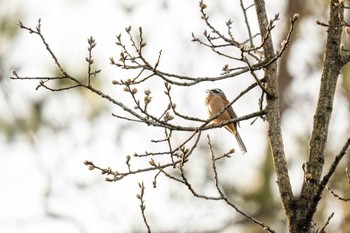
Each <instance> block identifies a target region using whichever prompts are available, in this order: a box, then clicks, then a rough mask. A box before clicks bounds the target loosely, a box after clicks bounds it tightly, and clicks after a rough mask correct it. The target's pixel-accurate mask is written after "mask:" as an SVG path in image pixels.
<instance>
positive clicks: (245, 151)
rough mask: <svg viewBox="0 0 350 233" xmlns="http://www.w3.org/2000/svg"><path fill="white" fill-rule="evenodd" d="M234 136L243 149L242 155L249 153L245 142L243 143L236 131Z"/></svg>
mask: <svg viewBox="0 0 350 233" xmlns="http://www.w3.org/2000/svg"><path fill="white" fill-rule="evenodd" d="M234 135H235V137H236V140H237V143H238V145H239V148H241V151H242V153H243V154H245V153H247V148H246V147H245V145H244V142H243V140H242V138H241V136H240V135H239V133H238V132H237V131H236V132H235V134H234Z"/></svg>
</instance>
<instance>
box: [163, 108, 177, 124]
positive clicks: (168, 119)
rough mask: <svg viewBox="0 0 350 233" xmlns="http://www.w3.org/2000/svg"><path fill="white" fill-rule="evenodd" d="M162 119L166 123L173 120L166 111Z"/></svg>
mask: <svg viewBox="0 0 350 233" xmlns="http://www.w3.org/2000/svg"><path fill="white" fill-rule="evenodd" d="M163 119H164V121H165V122H168V121H171V120H173V119H174V116H172V115H170V113H169V111H167V112H166V113H165V114H164V116H163Z"/></svg>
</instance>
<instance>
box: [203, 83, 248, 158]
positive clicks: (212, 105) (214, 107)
mask: <svg viewBox="0 0 350 233" xmlns="http://www.w3.org/2000/svg"><path fill="white" fill-rule="evenodd" d="M206 93H208V94H207V96H206V98H205V105H206V106H207V109H208V116H209V118H211V117H212V116H214V115H215V114H217V113H219V112H220V111H222V109H223V108H225V106H226V105H227V104H228V103H229V101H228V100H227V98H226V96H225V94H224V92H223V91H222V90H220V89H219V88H214V89H211V90H206ZM235 118H237V115H236V113H235V112H234V111H233V108H232V106H230V107H228V108H227V109H226V110H225V111H224V112H223V113H222V114H221V115H220V116H218V117H217V118H215V119H214V120H212V124H216V125H217V124H220V123H221V122H223V121H227V120H230V119H235ZM237 125H238V126H239V123H238V122H235V123H231V124H228V125H225V128H226V129H227V130H228V131H230V133H232V134H233V135H235V137H236V140H237V143H238V145H239V147H240V148H241V151H242V153H243V154H244V153H246V152H247V148H246V147H245V145H244V143H243V140H242V138H241V136H240V135H239V133H238V131H237Z"/></svg>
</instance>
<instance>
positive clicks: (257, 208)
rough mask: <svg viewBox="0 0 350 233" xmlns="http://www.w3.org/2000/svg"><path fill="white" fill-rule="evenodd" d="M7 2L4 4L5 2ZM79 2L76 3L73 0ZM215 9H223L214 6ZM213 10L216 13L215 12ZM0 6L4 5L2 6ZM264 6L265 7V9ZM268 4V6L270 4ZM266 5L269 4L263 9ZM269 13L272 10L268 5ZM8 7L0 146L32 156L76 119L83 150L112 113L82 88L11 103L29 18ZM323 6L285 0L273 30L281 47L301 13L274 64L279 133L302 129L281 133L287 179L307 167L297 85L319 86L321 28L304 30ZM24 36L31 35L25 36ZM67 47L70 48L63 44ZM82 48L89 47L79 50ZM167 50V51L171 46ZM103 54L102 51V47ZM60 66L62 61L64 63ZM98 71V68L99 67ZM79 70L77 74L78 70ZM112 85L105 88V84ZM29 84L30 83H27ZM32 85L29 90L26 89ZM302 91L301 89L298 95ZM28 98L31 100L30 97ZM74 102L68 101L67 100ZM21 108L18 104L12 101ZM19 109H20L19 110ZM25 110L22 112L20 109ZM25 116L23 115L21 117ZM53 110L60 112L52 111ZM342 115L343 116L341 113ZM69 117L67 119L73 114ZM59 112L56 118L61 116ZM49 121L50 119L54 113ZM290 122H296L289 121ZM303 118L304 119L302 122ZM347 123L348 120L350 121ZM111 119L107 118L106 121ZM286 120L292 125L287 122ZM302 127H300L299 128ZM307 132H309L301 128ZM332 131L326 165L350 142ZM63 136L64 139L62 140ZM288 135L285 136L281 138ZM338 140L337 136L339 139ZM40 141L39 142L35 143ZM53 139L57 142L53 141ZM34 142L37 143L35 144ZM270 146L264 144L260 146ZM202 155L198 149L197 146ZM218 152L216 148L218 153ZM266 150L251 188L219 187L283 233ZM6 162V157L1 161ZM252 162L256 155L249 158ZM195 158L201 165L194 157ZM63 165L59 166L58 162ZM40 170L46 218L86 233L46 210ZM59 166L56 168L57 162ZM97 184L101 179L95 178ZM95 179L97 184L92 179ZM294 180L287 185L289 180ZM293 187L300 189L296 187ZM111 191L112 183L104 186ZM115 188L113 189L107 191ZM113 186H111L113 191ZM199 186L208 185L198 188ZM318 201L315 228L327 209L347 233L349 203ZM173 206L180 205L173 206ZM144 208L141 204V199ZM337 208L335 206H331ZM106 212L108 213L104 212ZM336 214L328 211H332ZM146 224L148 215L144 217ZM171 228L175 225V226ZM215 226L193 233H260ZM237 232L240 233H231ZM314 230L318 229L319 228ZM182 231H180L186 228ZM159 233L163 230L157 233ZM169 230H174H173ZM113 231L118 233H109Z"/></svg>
mask: <svg viewBox="0 0 350 233" xmlns="http://www.w3.org/2000/svg"><path fill="white" fill-rule="evenodd" d="M5 2H6V1H5ZM77 2H79V1H77ZM220 3H221V2H220ZM220 3H218V6H217V7H216V8H214V9H215V10H217V11H218V12H217V13H216V14H219V13H220V10H221V9H220V6H223V5H224V4H222V5H220ZM1 4H4V1H2V3H0V5H1ZM157 4H159V6H160V8H162V9H164V10H166V9H167V8H168V7H169V4H168V2H167V1H159V3H157ZM268 4H270V3H268ZM270 5H271V4H270ZM268 6H269V5H268ZM116 7H120V8H121V9H123V10H124V11H125V13H126V14H127V15H129V17H132V16H133V14H136V13H137V11H136V9H137V8H138V7H140V6H138V4H137V2H136V1H121V2H118V1H117V3H116ZM269 7H270V6H269ZM4 9H7V8H3V7H0V96H1V100H0V106H1V107H0V136H1V137H0V139H1V144H3V145H4V144H16V143H20V142H21V141H22V140H25V141H27V142H29V143H30V144H31V146H32V147H33V148H34V150H38V147H40V146H41V145H40V137H44V136H45V135H46V134H45V133H43V132H51V133H52V134H53V135H54V136H53V137H55V135H56V136H57V137H59V135H61V134H62V133H63V135H65V136H64V137H68V138H69V137H70V135H71V134H69V133H68V132H70V128H72V127H73V128H74V127H75V126H73V125H72V124H73V123H72V122H73V121H76V120H77V119H79V121H83V122H85V124H87V125H89V126H90V129H89V131H88V132H87V133H86V134H87V135H90V136H88V137H87V138H86V140H85V141H84V142H83V144H84V145H86V146H88V145H89V143H90V142H91V141H92V140H94V137H99V135H94V127H98V121H99V120H101V119H104V118H105V117H106V116H108V117H110V109H111V107H110V106H108V103H105V102H104V101H101V100H100V99H98V97H97V96H96V95H94V94H92V93H89V92H87V91H85V90H82V89H74V90H70V91H69V93H68V92H62V93H49V92H44V93H42V92H41V93H40V94H38V93H35V94H33V93H31V94H30V95H29V94H28V93H22V95H21V94H19V96H18V97H17V99H16V100H14V98H12V97H13V96H12V93H14V92H15V89H17V88H19V87H18V86H21V85H23V83H18V82H17V81H16V82H14V81H11V80H10V79H9V76H10V71H11V69H13V68H15V69H16V70H20V69H21V66H22V65H24V64H21V63H16V64H9V62H8V57H9V56H10V55H11V52H12V50H13V49H14V48H15V47H16V41H17V37H18V36H19V30H18V28H17V26H16V24H17V22H18V19H21V18H23V15H26V14H28V12H26V9H24V8H20V7H18V9H15V10H10V11H9V10H4ZM327 10H328V1H316V0H314V1H306V2H305V1H304V0H288V1H286V4H285V7H284V10H283V12H280V18H281V20H280V21H278V28H280V29H281V31H279V32H278V33H276V32H275V33H276V34H277V35H275V38H274V40H275V41H276V44H278V42H281V41H282V40H283V39H284V38H283V35H285V34H286V33H287V31H288V29H289V20H288V19H289V18H291V16H292V15H293V14H295V13H299V14H300V17H301V18H300V20H299V22H298V24H297V28H296V30H295V33H294V34H293V38H292V44H291V45H290V46H289V47H288V49H287V50H286V52H285V53H284V56H283V57H282V58H281V60H280V61H279V81H280V96H281V114H282V123H283V128H284V129H286V130H288V129H294V128H300V129H299V130H295V131H293V132H294V133H291V134H285V138H288V139H287V140H291V141H293V142H294V144H293V149H292V150H291V151H292V152H293V154H292V155H290V156H289V157H288V162H289V166H290V167H291V176H292V177H293V174H295V173H294V172H293V171H295V170H298V171H300V170H301V164H302V162H304V161H305V160H306V158H305V156H306V155H307V153H308V140H309V137H310V133H311V131H310V128H311V125H310V124H309V125H307V123H311V119H312V117H311V115H313V112H314V105H313V104H314V103H315V96H314V94H315V93H314V92H310V91H308V90H307V87H308V85H309V84H306V86H303V85H304V83H309V82H311V83H312V84H310V85H313V86H314V88H315V89H316V90H317V89H318V85H319V79H320V74H321V69H322V58H323V49H324V48H323V45H324V38H325V31H326V29H325V28H319V27H318V26H317V27H318V29H317V30H316V31H313V32H311V31H308V29H309V28H310V25H313V26H314V27H315V25H314V24H315V23H314V22H315V19H320V20H323V21H325V20H326V19H327V14H328V11H327ZM349 21H350V18H349ZM25 36H28V37H29V35H25ZM349 41H350V40H349V38H348V36H347V35H344V45H345V48H349V49H350V42H349ZM67 43H68V42H67ZM301 44H302V46H306V47H309V48H310V50H311V55H310V54H307V55H305V54H303V50H302V46H301ZM85 46H87V44H86V45H85ZM169 46H170V45H169ZM102 49H103V48H102ZM295 59H304V60H305V67H304V69H302V71H303V73H300V70H301V69H300V67H295V66H293V63H294V61H295ZM63 65H64V61H63ZM97 66H98V64H97ZM85 69H86V68H85V67H82V68H81V69H75V70H74V72H75V73H71V75H73V76H75V77H79V78H81V79H84V75H85V73H84V72H85ZM50 70H51V71H50V73H51V74H52V76H55V75H57V74H58V73H57V70H56V69H55V68H54V65H53V63H52V67H51V68H50ZM79 70H81V72H80V71H79ZM349 76H350V65H347V66H345V67H344V68H343V70H342V74H341V76H340V78H341V82H340V85H339V89H338V97H337V98H338V99H340V100H339V101H337V102H336V103H335V104H336V106H335V109H336V111H335V113H337V112H344V111H345V114H346V115H347V116H349V112H350V111H349V110H350V108H349V100H350V77H349ZM109 84H110V83H108V85H109ZM26 85H28V83H26ZM31 85H32V84H31ZM56 85H65V84H64V83H56ZM94 85H96V86H98V87H100V88H102V89H103V88H104V87H105V86H106V85H107V84H105V83H103V81H101V79H96V80H94ZM304 87H306V88H305V89H303V88H304ZM32 89H33V92H34V89H35V84H34V85H33V88H32ZM33 95H35V96H34V97H33ZM73 99H74V100H73ZM18 101H19V102H18ZM72 101H73V102H75V103H76V104H75V105H74V106H76V107H74V108H73V109H72V108H68V110H67V112H66V109H67V106H69V105H70V103H71V102H72ZM19 105H21V108H19ZM23 106H24V108H23ZM23 109H24V110H23ZM53 109H56V111H54V112H56V113H57V112H58V113H60V115H59V116H57V115H56V116H52V115H50V114H48V112H51V111H52V110H53ZM57 109H58V110H57ZM344 109H345V110H344ZM71 111H73V113H72V112H71ZM61 113H62V115H61ZM54 115H55V114H54ZM293 117H294V118H293ZM305 117H307V118H309V119H310V120H305V121H306V122H303V120H304V119H305ZM334 118H335V121H336V120H337V119H338V118H337V117H336V116H335V117H334ZM348 119H349V118H348ZM112 120H113V119H112ZM291 120H292V121H291ZM303 127H304V128H303ZM306 127H307V129H306ZM331 127H336V128H337V130H335V131H336V132H338V134H336V133H331V134H330V137H332V136H334V137H337V139H333V138H331V139H332V141H334V140H336V142H334V143H332V144H330V145H331V146H330V149H329V151H328V159H327V160H328V161H327V162H328V163H326V169H327V165H329V162H330V161H332V158H333V157H334V156H335V155H336V153H337V151H339V150H340V146H341V145H342V141H341V140H340V139H341V136H344V138H345V137H346V136H348V135H349V132H350V130H349V122H344V124H343V125H341V124H339V123H338V124H337V122H334V123H333V124H332V125H331ZM128 128H129V123H127V122H126V123H124V124H122V125H121V126H119V130H120V131H118V133H117V134H116V135H114V136H115V138H114V140H121V139H120V137H121V136H120V135H122V132H123V130H127V129H128ZM65 133H66V134H65ZM286 135H287V136H286ZM339 135H340V136H339ZM38 138H39V139H38ZM54 140H57V139H54ZM68 140H69V139H68ZM38 141H39V142H38ZM267 143H268V141H267V140H266V144H267ZM200 148H202V149H203V148H204V146H203V145H202V146H201V147H200ZM216 148H217V149H219V148H218V147H216ZM266 148H267V149H266V150H265V151H262V152H261V153H262V156H263V157H264V159H263V160H262V162H261V163H260V164H259V166H258V170H257V171H255V172H256V175H255V178H254V182H251V186H250V188H249V189H245V190H242V189H241V188H240V187H237V186H235V185H234V184H232V182H230V179H224V180H223V184H222V185H223V186H224V189H225V192H226V193H227V194H228V195H229V196H230V197H231V198H232V199H233V200H234V202H235V203H237V204H238V205H239V206H244V207H245V209H247V211H248V212H249V213H252V215H253V216H254V217H255V218H257V219H259V220H261V221H263V222H265V223H266V224H267V225H269V224H275V225H273V226H272V227H273V228H274V229H277V231H278V232H282V231H283V229H284V224H285V223H284V222H283V221H284V218H283V210H282V209H281V207H280V202H279V199H278V192H277V189H276V185H275V177H274V172H273V166H272V160H271V154H270V150H269V147H268V145H267V146H266ZM0 156H4V155H0ZM251 156H255V155H251ZM38 159H39V160H44V159H43V158H40V157H39V158H38ZM199 159H200V158H199ZM199 159H198V158H194V160H196V162H198V164H203V163H204V162H200V161H197V160H199ZM62 160H65V159H62V158H61V159H60V161H62ZM349 163H350V162H349V156H347V157H346V159H345V160H344V161H343V163H342V164H341V166H340V167H339V168H338V171H337V172H336V174H335V176H334V177H333V178H332V180H331V183H330V187H331V188H332V189H334V190H335V191H336V192H337V193H338V194H339V195H341V196H345V197H347V196H349V195H350V185H349V183H348V181H347V179H346V176H345V168H346V167H347V166H348V167H350V166H349V165H350V164H349ZM40 164H42V165H41V166H44V167H42V169H43V174H44V176H45V177H46V179H47V180H46V184H47V187H46V189H44V190H46V191H45V195H44V196H45V198H43V199H42V200H43V203H46V204H45V206H47V214H49V215H51V216H52V215H55V216H56V217H59V218H62V219H65V220H67V221H70V222H72V223H73V224H75V225H77V226H78V225H80V226H79V227H78V228H79V229H80V230H79V231H80V232H90V231H89V230H87V229H84V227H83V226H81V225H84V223H81V222H80V223H79V221H77V220H76V219H74V218H70V217H69V216H68V217H67V216H65V215H59V214H57V212H55V213H52V212H51V211H50V207H49V206H50V204H48V202H49V200H50V199H49V198H50V197H52V196H51V195H53V192H55V189H54V188H53V187H52V185H54V183H52V179H55V175H56V173H55V172H53V171H52V170H50V169H47V168H45V166H46V165H45V164H44V163H40ZM56 164H57V163H56ZM65 165H67V166H69V165H68V162H67V163H63V166H65ZM205 166H207V167H208V169H210V164H206V165H205ZM220 168H225V169H229V168H227V167H225V166H224V165H222V164H221V166H220ZM196 175H197V174H191V172H190V171H189V176H190V177H191V176H193V177H194V176H196ZM201 175H202V177H196V178H197V179H199V180H206V181H209V178H210V177H209V178H208V177H207V179H205V178H206V177H205V176H206V174H201ZM99 178H100V179H102V177H99ZM300 178H301V179H302V177H300V176H297V178H295V179H300ZM96 179H98V178H96ZM292 179H293V178H292ZM298 182H299V183H298ZM298 182H297V183H298V185H299V186H300V182H301V181H300V180H299V181H298ZM89 185H95V183H93V184H92V183H88V184H86V183H84V182H81V183H79V182H78V183H76V187H79V188H81V189H84V190H87V191H88V190H89V188H88V187H89ZM108 185H110V184H108ZM112 185H113V184H112ZM116 185H117V184H116ZM201 185H202V186H205V185H206V184H204V183H203V184H201ZM298 185H296V188H294V190H293V191H294V194H295V195H297V194H298V191H299V189H298ZM168 195H169V199H170V200H174V199H173V198H174V195H175V196H176V195H177V194H176V190H170V192H169V194H168ZM323 198H324V200H323V201H322V202H321V205H320V206H319V211H318V213H317V215H316V219H315V220H316V222H317V223H318V224H321V225H322V223H324V222H325V220H326V219H327V217H328V216H329V215H330V207H331V206H337V209H336V211H335V212H336V216H337V220H335V221H334V222H335V223H334V224H333V225H332V227H333V229H334V228H336V229H337V232H344V233H345V232H350V208H349V203H344V202H340V201H338V200H336V199H335V198H334V197H333V196H332V195H331V194H330V193H329V192H325V194H324V195H323ZM177 201H181V200H179V199H177ZM146 202H147V197H146ZM335 203H336V204H335ZM108 207H109V206H107V208H108ZM332 211H334V210H332ZM150 218H151V219H152V216H150ZM227 219H229V220H227ZM174 221H176V219H174ZM218 225H220V226H218V227H216V229H210V230H198V232H237V229H241V232H245V233H249V232H261V231H262V230H261V229H260V228H258V227H257V226H256V225H254V224H252V223H250V222H248V221H247V219H245V218H242V217H240V216H238V217H234V218H230V217H228V218H226V220H225V219H224V220H223V221H222V223H220V224H218ZM237 226H239V227H238V228H237ZM317 226H318V227H320V225H317ZM162 227H164V229H165V230H169V229H167V228H166V226H161V224H159V226H158V229H163V228H162ZM140 229H143V228H142V226H140V227H136V228H134V229H133V231H135V232H138V231H140ZM185 229H186V228H185ZM160 231H163V230H160ZM172 231H173V230H172ZM178 231H179V232H181V231H185V232H192V231H191V230H190V229H189V228H188V229H187V230H181V229H180V230H178ZM115 232H118V231H115Z"/></svg>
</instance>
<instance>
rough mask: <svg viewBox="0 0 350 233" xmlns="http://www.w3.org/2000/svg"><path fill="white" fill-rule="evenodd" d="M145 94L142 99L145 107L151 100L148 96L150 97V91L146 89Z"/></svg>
mask: <svg viewBox="0 0 350 233" xmlns="http://www.w3.org/2000/svg"><path fill="white" fill-rule="evenodd" d="M144 93H145V97H144V98H143V101H144V102H145V105H148V104H149V103H150V102H151V100H152V97H151V96H150V95H151V90H150V89H146V90H145V91H144Z"/></svg>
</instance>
